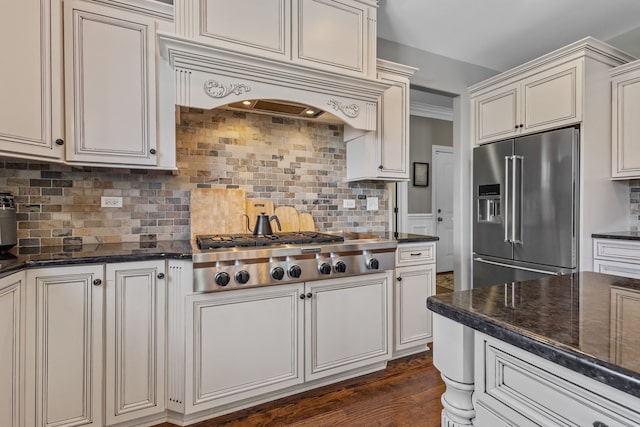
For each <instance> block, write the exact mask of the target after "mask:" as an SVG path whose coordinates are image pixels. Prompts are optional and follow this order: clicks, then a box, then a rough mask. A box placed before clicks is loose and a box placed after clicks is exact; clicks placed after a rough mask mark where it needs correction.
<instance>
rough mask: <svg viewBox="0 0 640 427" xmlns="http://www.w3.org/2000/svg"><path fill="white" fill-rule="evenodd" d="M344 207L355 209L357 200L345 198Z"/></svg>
mask: <svg viewBox="0 0 640 427" xmlns="http://www.w3.org/2000/svg"><path fill="white" fill-rule="evenodd" d="M342 207H343V208H345V209H354V208H355V207H356V201H355V200H353V199H344V200H343V201H342Z"/></svg>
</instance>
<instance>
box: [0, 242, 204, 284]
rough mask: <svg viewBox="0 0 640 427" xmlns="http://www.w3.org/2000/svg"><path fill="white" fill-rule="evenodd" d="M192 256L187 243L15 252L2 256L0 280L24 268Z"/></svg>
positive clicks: (33, 249)
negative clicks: (0, 277) (1, 277)
mask: <svg viewBox="0 0 640 427" xmlns="http://www.w3.org/2000/svg"><path fill="white" fill-rule="evenodd" d="M192 252H193V251H192V248H191V243H190V242H189V241H188V240H176V241H161V242H147V243H96V244H87V245H69V246H49V247H40V248H13V249H12V250H11V251H9V253H6V254H0V276H3V275H6V274H9V273H13V272H15V271H19V270H21V269H23V268H37V267H49V266H56V265H70V264H92V263H103V262H129V261H144V260H149V259H162V258H170V259H191V255H192Z"/></svg>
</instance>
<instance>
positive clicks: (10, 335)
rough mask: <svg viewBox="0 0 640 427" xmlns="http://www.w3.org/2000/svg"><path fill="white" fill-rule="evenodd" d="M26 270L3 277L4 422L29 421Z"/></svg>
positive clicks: (13, 425)
mask: <svg viewBox="0 0 640 427" xmlns="http://www.w3.org/2000/svg"><path fill="white" fill-rule="evenodd" d="M25 292H26V286H25V274H24V272H20V273H14V274H11V275H9V276H6V277H3V278H0V337H1V341H0V360H1V361H2V363H0V425H2V426H7V427H21V426H24V425H25V418H24V417H25V406H24V404H25V402H24V398H25V385H24V382H25V335H24V334H25Z"/></svg>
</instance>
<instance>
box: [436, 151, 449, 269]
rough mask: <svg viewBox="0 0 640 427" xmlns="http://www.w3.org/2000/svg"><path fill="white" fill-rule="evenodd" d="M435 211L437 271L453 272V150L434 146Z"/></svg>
mask: <svg viewBox="0 0 640 427" xmlns="http://www.w3.org/2000/svg"><path fill="white" fill-rule="evenodd" d="M431 158H432V162H433V195H432V197H433V204H432V206H433V211H434V218H435V230H436V235H437V236H438V238H439V239H440V240H438V242H437V243H436V253H437V254H438V256H437V257H436V271H437V272H438V273H440V272H443V271H453V176H452V171H453V148H452V147H443V146H438V145H434V146H433V148H432V157H431Z"/></svg>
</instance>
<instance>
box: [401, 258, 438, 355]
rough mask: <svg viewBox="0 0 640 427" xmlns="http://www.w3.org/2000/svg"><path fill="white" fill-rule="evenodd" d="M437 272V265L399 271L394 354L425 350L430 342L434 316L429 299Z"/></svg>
mask: <svg viewBox="0 0 640 427" xmlns="http://www.w3.org/2000/svg"><path fill="white" fill-rule="evenodd" d="M435 278H436V270H435V265H434V264H424V265H416V266H412V267H402V268H398V269H397V270H396V283H395V290H394V298H395V316H394V317H395V340H394V346H393V347H394V348H393V349H394V352H400V351H403V350H407V349H411V348H418V349H421V350H425V349H426V347H425V346H426V344H427V343H428V342H430V341H431V337H432V332H431V312H430V311H429V310H427V298H428V297H430V296H431V295H433V294H434V293H435V292H434V288H435Z"/></svg>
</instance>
